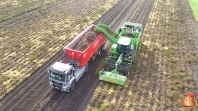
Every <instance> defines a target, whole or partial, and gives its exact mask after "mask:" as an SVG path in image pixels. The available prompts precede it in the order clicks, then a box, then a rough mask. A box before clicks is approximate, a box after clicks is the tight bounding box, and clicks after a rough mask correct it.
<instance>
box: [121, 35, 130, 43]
mask: <svg viewBox="0 0 198 111" xmlns="http://www.w3.org/2000/svg"><path fill="white" fill-rule="evenodd" d="M130 42H131V38H129V37H125V36H122V37H120V38H119V40H118V44H120V45H129V44H130Z"/></svg>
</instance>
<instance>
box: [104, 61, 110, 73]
mask: <svg viewBox="0 0 198 111" xmlns="http://www.w3.org/2000/svg"><path fill="white" fill-rule="evenodd" d="M104 70H105V71H109V60H106V62H105V65H104Z"/></svg>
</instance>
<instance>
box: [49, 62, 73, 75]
mask: <svg viewBox="0 0 198 111" xmlns="http://www.w3.org/2000/svg"><path fill="white" fill-rule="evenodd" d="M71 67H72V66H71V65H69V64H65V63H61V62H55V63H54V64H53V65H52V66H51V68H52V69H55V70H58V71H62V72H65V73H66V72H67V71H68V70H69V69H70V68H71Z"/></svg>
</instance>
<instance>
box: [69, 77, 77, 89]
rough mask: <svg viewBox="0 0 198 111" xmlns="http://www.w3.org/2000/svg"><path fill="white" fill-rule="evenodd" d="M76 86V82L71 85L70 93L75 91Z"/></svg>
mask: <svg viewBox="0 0 198 111" xmlns="http://www.w3.org/2000/svg"><path fill="white" fill-rule="evenodd" d="M75 85H76V82H75V80H74V81H73V82H72V84H71V87H70V91H72V90H74V87H75Z"/></svg>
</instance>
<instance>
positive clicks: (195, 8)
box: [188, 0, 198, 21]
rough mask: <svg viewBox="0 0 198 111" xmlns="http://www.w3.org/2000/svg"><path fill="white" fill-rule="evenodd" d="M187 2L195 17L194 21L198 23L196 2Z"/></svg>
mask: <svg viewBox="0 0 198 111" xmlns="http://www.w3.org/2000/svg"><path fill="white" fill-rule="evenodd" d="M188 1H189V3H190V6H191V8H192V10H193V13H194V15H195V19H196V21H198V0H188Z"/></svg>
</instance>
